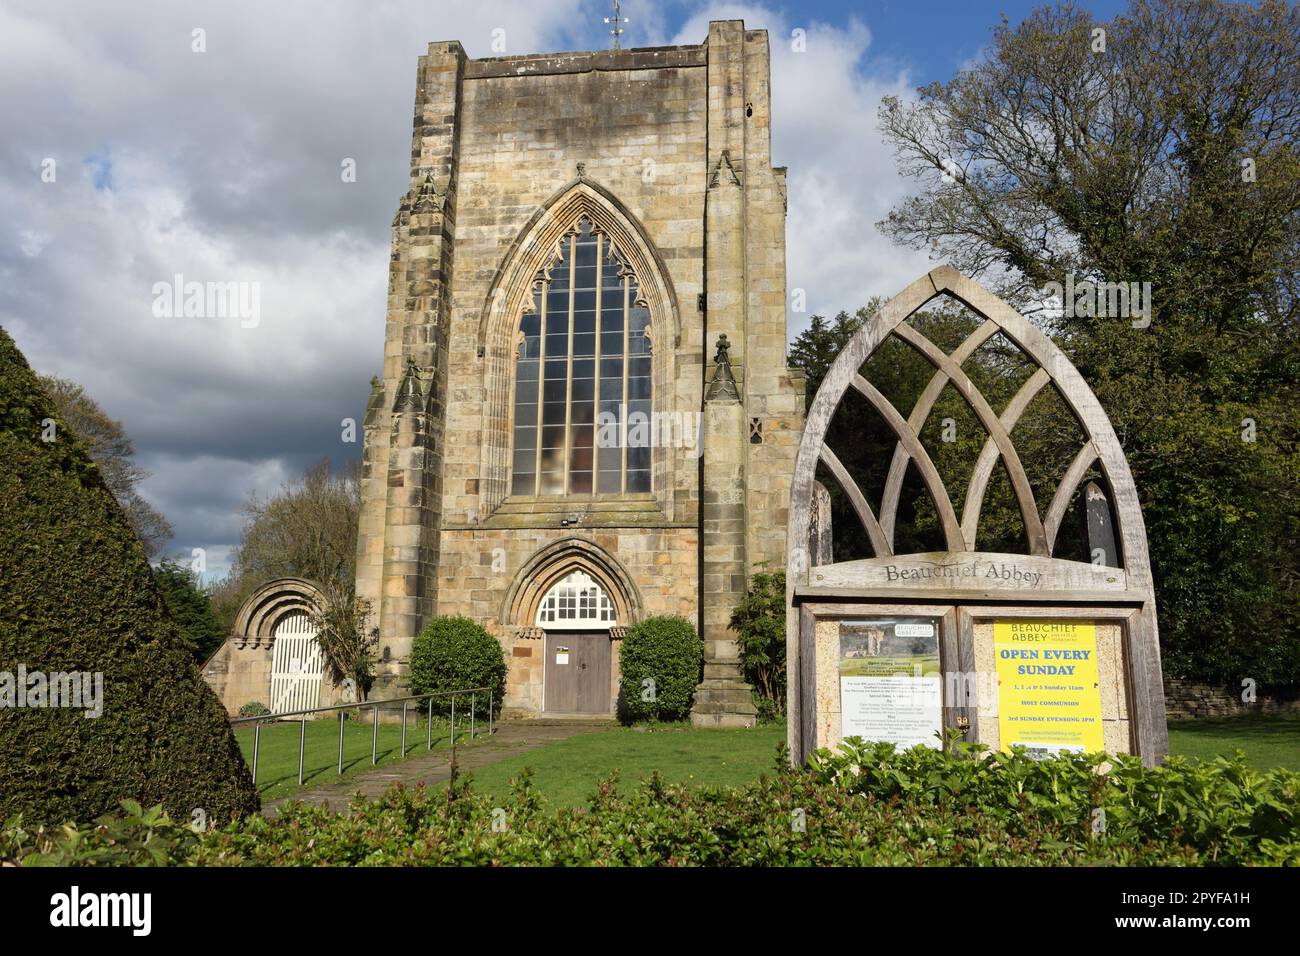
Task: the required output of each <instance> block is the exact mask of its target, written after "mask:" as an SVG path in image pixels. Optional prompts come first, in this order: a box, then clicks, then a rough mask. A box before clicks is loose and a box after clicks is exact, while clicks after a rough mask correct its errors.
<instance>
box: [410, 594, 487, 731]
mask: <svg viewBox="0 0 1300 956" xmlns="http://www.w3.org/2000/svg"><path fill="white" fill-rule="evenodd" d="M505 686H506V658H505V653H504V652H503V651H502V650H501V643H500V642H499V641H498V640H497V639H496V638H495V637H493V636H492V635H491V634H489V633H488V632H487V630H486V629H485V628H484V627H483V626H482V625H481V624H478V623H477V622H475V621H472V620H470V619H469V618H467V617H459V616H458V617H435V618H433V619H432V620H430V621H429V623H428V624H426V625H425V627H424V630H423V631H421V632H420V634H419V636H418V637H416V639H415V641H414V643H413V644H412V645H411V693H412V694H431V693H435V692H438V691H453V690H466V689H469V688H474V687H487V688H491V690H492V699H493V701H494V702H495V705H496V706H500V703H501V700H502V699H503V698H504V696H505ZM484 703H485V702H482V701H480V702H478V704H479V706H483V704H484ZM456 706H457V709H458V710H459V711H462V712H463V711H464V710H465V709H467V708H468V707H469V700H468V699H465V700H462V699H460V698H457V701H456ZM433 709H434V712H435V713H448V712H450V711H451V697H450V696H447V697H443V698H437V699H435V700H434V702H433Z"/></svg>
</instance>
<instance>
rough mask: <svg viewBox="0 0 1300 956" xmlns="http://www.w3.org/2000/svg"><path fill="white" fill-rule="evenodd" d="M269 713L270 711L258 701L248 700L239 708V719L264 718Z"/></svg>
mask: <svg viewBox="0 0 1300 956" xmlns="http://www.w3.org/2000/svg"><path fill="white" fill-rule="evenodd" d="M270 712H271V709H270V708H269V707H267V706H266V704H264V703H262V702H261V701H260V700H250V701H249V702H248V703H247V704H245V705H244V706H243V707H241V708H239V716H240V717H265V716H266V715H267V714H269V713H270Z"/></svg>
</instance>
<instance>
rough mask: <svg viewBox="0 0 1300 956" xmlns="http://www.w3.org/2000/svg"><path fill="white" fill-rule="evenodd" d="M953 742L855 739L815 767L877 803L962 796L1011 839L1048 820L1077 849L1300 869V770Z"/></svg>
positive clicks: (942, 802)
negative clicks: (1179, 851) (1143, 848)
mask: <svg viewBox="0 0 1300 956" xmlns="http://www.w3.org/2000/svg"><path fill="white" fill-rule="evenodd" d="M957 749H958V756H949V755H947V754H944V753H941V752H939V751H935V750H931V749H929V748H925V747H914V748H912V749H911V750H908V751H906V752H904V753H897V752H895V749H894V745H893V744H888V743H885V744H881V743H864V742H863V741H861V740H860V739H858V738H851V739H850V740H848V741H846V742H845V745H844V747H843V749H842V752H841V753H839V754H831V753H830V752H829V751H825V750H822V751H819V752H818V753H817V754H815V755H814V757H813V760H812V761H811V766H812V769H813V771H814V773H816V774H817V775H818V776H819V777H820V779H823V780H828V781H835V782H837V783H839V784H840V785H841V786H843V787H845V788H846V789H847V790H848V791H849V792H851V793H855V794H861V795H864V796H866V797H868V798H869V799H871V800H877V801H881V802H885V803H889V802H893V801H900V802H902V803H904V804H906V805H908V806H911V807H915V808H917V809H918V810H919V811H921V812H927V813H928V812H933V811H934V810H935V809H937V808H939V807H941V806H946V807H951V806H953V804H954V803H956V804H959V805H961V806H964V807H967V808H969V809H970V810H971V811H978V812H980V813H982V814H985V815H987V816H988V817H990V818H992V819H994V820H996V821H997V822H998V823H999V824H1000V825H1001V826H1002V827H1004V828H1005V831H1006V834H1007V837H1008V839H1010V840H1016V839H1017V838H1023V837H1025V836H1026V835H1028V834H1029V833H1030V832H1031V830H1032V828H1034V827H1038V826H1041V825H1042V824H1044V823H1047V824H1049V825H1051V826H1054V827H1056V828H1059V830H1060V832H1061V835H1062V837H1063V838H1067V839H1068V840H1070V841H1071V842H1073V843H1074V844H1076V845H1077V844H1079V843H1081V842H1084V841H1087V842H1095V843H1099V844H1102V845H1109V846H1119V845H1125V844H1129V845H1134V846H1137V845H1141V844H1144V843H1148V842H1157V841H1158V842H1162V843H1164V844H1167V845H1170V846H1173V847H1183V848H1186V849H1189V850H1192V851H1194V852H1195V853H1196V854H1197V856H1198V857H1199V860H1197V861H1196V862H1199V863H1202V864H1222V865H1226V866H1242V865H1247V864H1251V863H1274V864H1288V865H1297V864H1300V802H1298V801H1300V774H1296V773H1293V772H1291V771H1289V770H1283V769H1274V770H1269V771H1267V772H1264V773H1261V772H1259V771H1255V770H1251V769H1250V768H1249V767H1248V766H1247V765H1246V761H1245V757H1244V755H1243V754H1242V753H1241V752H1240V751H1238V752H1237V753H1236V754H1235V755H1234V757H1233V758H1232V759H1230V760H1229V759H1227V758H1224V757H1218V758H1215V759H1214V760H1213V761H1193V760H1188V759H1186V758H1184V757H1170V758H1168V759H1167V760H1166V762H1165V764H1164V766H1161V767H1156V768H1146V767H1143V766H1142V761H1141V760H1140V759H1139V758H1137V757H1131V756H1127V755H1114V756H1107V755H1105V754H1088V755H1085V754H1066V755H1060V756H1057V757H1055V758H1053V759H1050V760H1035V759H1032V758H1030V757H1029V756H1028V755H1027V754H1026V753H1025V752H1024V751H1023V750H1021V749H1020V748H1016V752H1014V753H1011V754H1006V753H989V752H987V748H986V747H985V746H984V745H982V744H966V743H958V744H957ZM1099 830H1100V832H1097V831H1099Z"/></svg>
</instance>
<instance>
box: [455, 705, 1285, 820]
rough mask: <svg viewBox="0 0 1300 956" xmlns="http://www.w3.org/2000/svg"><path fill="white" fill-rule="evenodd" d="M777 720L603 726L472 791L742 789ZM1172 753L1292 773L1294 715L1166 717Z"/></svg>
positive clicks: (493, 773)
mask: <svg viewBox="0 0 1300 956" xmlns="http://www.w3.org/2000/svg"><path fill="white" fill-rule="evenodd" d="M784 740H785V725H784V724H776V725H766V726H762V727H758V728H755V729H754V730H697V729H693V728H690V727H683V728H663V729H658V728H657V729H654V730H649V731H644V730H635V729H632V728H626V727H611V728H608V729H603V730H598V731H594V732H592V733H587V734H580V735H578V736H576V737H570V738H568V739H567V740H562V741H559V742H557V743H554V744H549V745H547V746H546V747H543V748H541V749H539V750H534V751H531V752H530V753H526V754H521V755H520V756H517V757H511V758H509V759H506V760H502V761H499V762H498V763H494V764H489V765H488V766H486V767H481V768H479V769H478V770H476V771H474V788H475V789H476V790H480V791H485V792H487V793H490V794H493V795H495V794H504V793H506V792H508V789H509V783H510V778H511V777H514V776H517V775H518V774H519V772H520V771H521V770H522V769H523V768H524V767H525V766H527V767H530V768H532V770H533V782H534V784H535V785H536V786H537V788H538V790H540V791H541V793H542V794H543V795H544V796H546V798H547V799H548V800H550V801H551V802H552V803H556V804H561V805H567V806H578V805H581V804H583V803H585V802H586V801H587V798H588V796H589V795H590V794H591V793H592V792H593V791H594V790H595V788H596V784H597V783H598V782H599V781H601V780H603V779H604V778H605V777H607V776H609V774H610V773H611V772H612V771H614V770H615V769H617V770H618V771H619V787H620V789H622V790H628V789H631V788H633V787H635V786H636V785H637V784H638V782H639V781H640V780H641V779H643V778H644V777H646V776H648V775H649V774H650V773H651V771H653V770H656V769H657V770H659V771H660V773H662V774H663V776H664V778H665V779H667V780H669V781H670V782H673V783H689V784H693V785H696V786H719V785H726V786H744V785H745V784H748V783H751V782H753V781H754V780H756V779H758V776H759V775H760V774H761V773H763V772H764V771H767V770H770V769H772V762H773V759H774V757H775V754H776V748H777V745H778V744H780V743H782V742H784ZM1169 741H1170V750H1171V752H1172V753H1175V754H1181V755H1183V756H1188V757H1195V758H1199V759H1213V758H1214V757H1216V756H1218V755H1219V754H1223V755H1225V756H1230V755H1231V754H1232V752H1233V750H1234V749H1238V748H1240V749H1241V750H1243V751H1245V753H1246V758H1247V761H1248V762H1249V764H1250V765H1251V766H1252V767H1255V768H1257V769H1260V770H1267V769H1270V768H1272V767H1286V768H1288V769H1290V770H1296V771H1300V715H1295V714H1291V715H1277V716H1254V715H1251V716H1245V717H1223V718H1206V719H1203V720H1185V721H1172V722H1171V723H1170V725H1169Z"/></svg>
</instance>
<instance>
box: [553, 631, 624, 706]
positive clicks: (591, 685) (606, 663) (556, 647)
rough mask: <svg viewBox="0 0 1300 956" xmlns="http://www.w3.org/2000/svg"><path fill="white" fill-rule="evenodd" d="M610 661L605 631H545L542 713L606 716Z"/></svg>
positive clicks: (607, 636) (607, 635) (608, 696)
mask: <svg viewBox="0 0 1300 956" xmlns="http://www.w3.org/2000/svg"><path fill="white" fill-rule="evenodd" d="M610 660H611V658H610V641H609V632H608V631H547V632H546V674H545V678H544V679H545V681H546V686H545V695H546V702H545V710H546V711H547V712H548V713H552V714H608V713H609V712H610V707H609V704H610V686H609V685H610V673H611V672H610Z"/></svg>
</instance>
